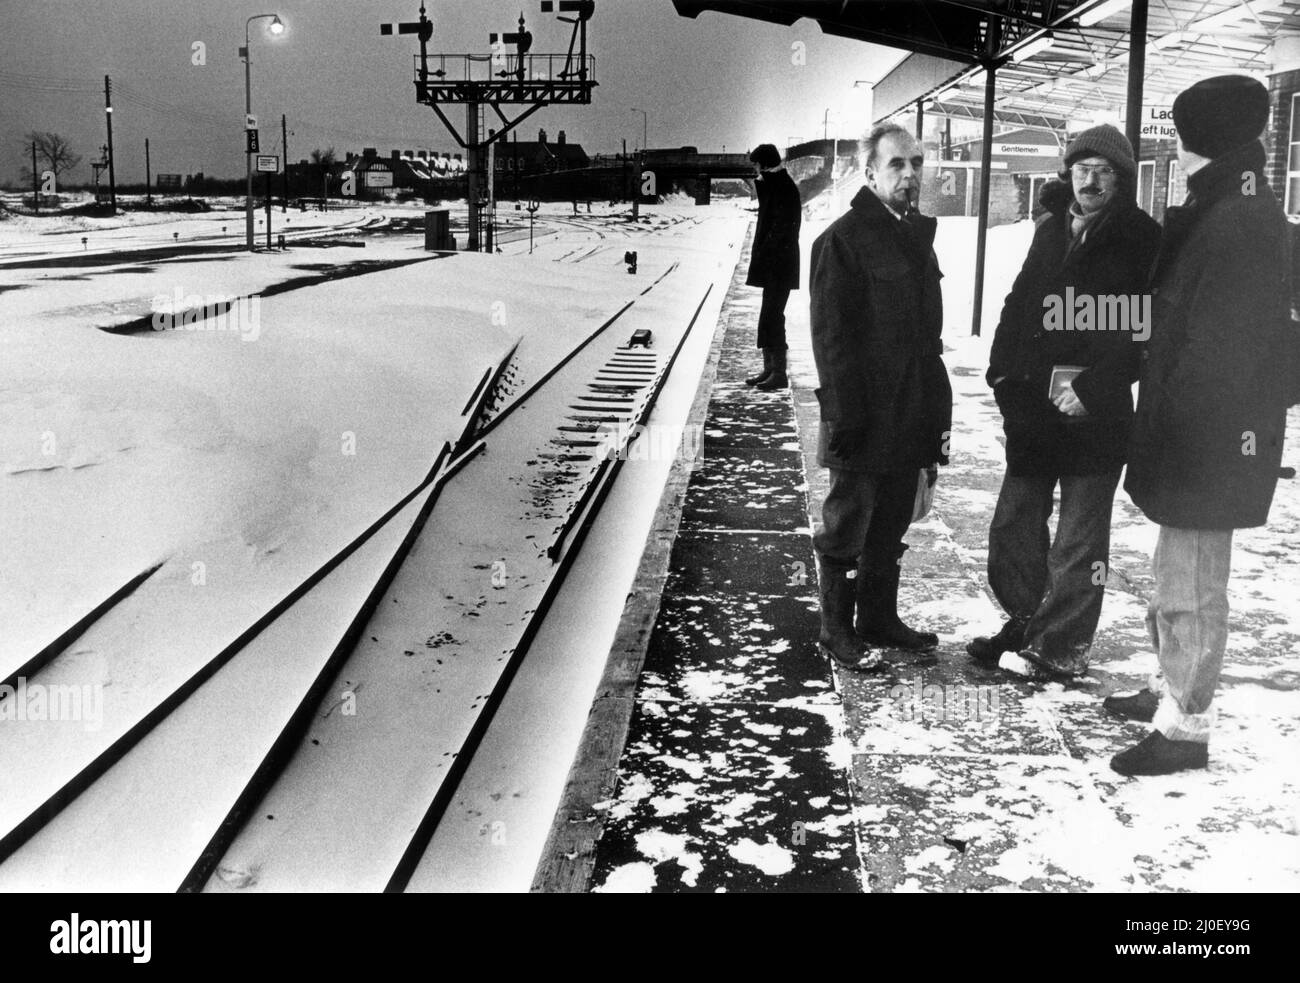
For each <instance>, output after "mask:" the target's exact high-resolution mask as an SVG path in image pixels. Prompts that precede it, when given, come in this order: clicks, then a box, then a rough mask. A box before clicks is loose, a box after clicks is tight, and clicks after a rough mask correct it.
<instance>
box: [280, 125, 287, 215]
mask: <svg viewBox="0 0 1300 983" xmlns="http://www.w3.org/2000/svg"><path fill="white" fill-rule="evenodd" d="M280 145H281V147H283V148H284V187H283V189H282V190H283V191H284V201H283V202H282V203H281V207H280V214H282V215H283V214H284V213H286V212H287V211H289V128H288V126H287V125H286V123H285V121H284V113H281V114H280Z"/></svg>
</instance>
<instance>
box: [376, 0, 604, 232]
mask: <svg viewBox="0 0 1300 983" xmlns="http://www.w3.org/2000/svg"><path fill="white" fill-rule="evenodd" d="M541 6H542V13H544V14H549V13H556V12H557V11H558V14H559V15H563V14H571V15H572V16H570V17H565V16H558V18H557V19H559V20H561V21H563V22H564V23H566V24H572V25H573V31H572V34H571V35H570V37H569V48H568V51H566V52H565V53H564V54H533V53H531V52H532V45H533V35H532V34H531V33H530V32H529V31H528V29H527V27H526V26H525V23H524V15H523V13H522V12H520V14H519V29H518V30H517V31H513V32H510V33H502V34H498V33H492V34H489V35H488V43H489V44H490V45H491V48H492V50H491V52H490V53H488V54H434V55H431V54H429V50H428V46H429V42H430V41H431V40H432V39H433V22H432V21H431V20H429V18H428V16H427V15H426V13H425V5H424V3H421V4H420V19H419V20H417V21H404V22H402V23H399V24H381V25H380V27H379V33H380V34H381V35H383V36H385V37H388V36H392V35H393V34H394V33H396V34H414V35H416V36H417V37H418V39H419V41H420V53H419V54H418V55H416V56H415V99H416V101H417V102H419V103H422V104H424V105H426V106H428V107H429V108H430V109H432V110H433V111H434V112H435V113H437V114H438V118H439V119H440V120H442V122H443V125H444V126H446V127H447V129H448V131H449V132H450V133H451V135H452V136H453V137H454V138H455V140H456V142H457V143H458V144H459V145H460V146H461V147H463V148H465V151H466V155H465V156H466V176H467V178H468V181H469V187H468V192H467V197H468V201H469V241H468V243H467V245H466V248H467V249H469V250H471V251H478V250H479V249H481V248H482V249H486V250H487V251H491V250H492V242H491V238H492V237H491V229H490V227H489V230H488V235H487V236H486V237H484V236H482V234H481V228H482V224H483V221H482V220H483V213H484V212H485V211H489V210H490V209H492V208H493V204H494V203H493V200H492V199H493V189H492V186H491V178H492V173H491V169H490V168H489V167H488V166H487V165H488V159H487V158H488V154H487V151H488V147H489V146H490V145H491V144H492V143H495V142H496V141H497V140H500V139H502V138H503V137H505V136H506V135H507V134H508V133H509V132H510V131H511V130H513V129H514V128H515V127H516V126H518V125H519V124H520V123H522V122H523V121H524V120H526V119H527V118H528V117H529V116H531V115H532V114H533V113H535V112H537V111H538V110H539V109H542V108H543V107H545V106H550V105H561V104H562V105H588V104H590V103H591V91H592V89H594V88H595V87H596V85H597V83H596V58H595V56H594V55H590V54H588V53H587V22H588V21H590V20H591V17H592V14H593V13H595V9H596V4H595V0H559V2H558V3H556V2H555V0H542V5H541ZM508 47H511V48H513V51H509V50H507V48H508ZM575 48H576V49H577V50H575ZM450 104H462V105H464V106H465V107H466V113H465V135H464V136H463V137H462V136H461V134H460V133H459V132H457V130H456V127H455V125H454V124H453V123H452V122H451V120H450V119H448V118H447V114H446V113H445V112H444V111H443V109H442V107H443V106H444V105H450ZM503 105H526V106H528V109H526V110H524V111H523V112H522V113H520V114H519V115H518V116H516V117H515V118H514V119H509V118H508V117H507V116H506V114H505V113H504V112H502V110H501V107H502V106H503ZM485 106H491V107H492V110H493V112H495V113H496V115H497V117H498V118H499V119H500V121H501V124H502V126H501V128H500V129H493V130H488V131H487V133H484V129H485V118H484V117H485V113H484V107H485Z"/></svg>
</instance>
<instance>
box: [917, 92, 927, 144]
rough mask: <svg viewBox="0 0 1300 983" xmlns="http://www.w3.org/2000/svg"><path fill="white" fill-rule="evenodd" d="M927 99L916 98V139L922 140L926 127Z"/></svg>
mask: <svg viewBox="0 0 1300 983" xmlns="http://www.w3.org/2000/svg"><path fill="white" fill-rule="evenodd" d="M924 107H925V100H924V99H918V100H916V140H917V142H918V143H920V141H921V133H922V131H923V130H924V129H925V108H924Z"/></svg>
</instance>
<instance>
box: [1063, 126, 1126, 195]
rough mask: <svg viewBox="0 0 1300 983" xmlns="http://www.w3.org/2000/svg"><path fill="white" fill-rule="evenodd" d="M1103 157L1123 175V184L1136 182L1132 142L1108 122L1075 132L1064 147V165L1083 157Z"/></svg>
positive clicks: (1068, 166)
mask: <svg viewBox="0 0 1300 983" xmlns="http://www.w3.org/2000/svg"><path fill="white" fill-rule="evenodd" d="M1093 156H1097V157H1105V158H1106V159H1107V160H1108V161H1110V164H1111V167H1113V168H1115V170H1117V171H1119V172H1120V173H1121V174H1123V175H1124V177H1125V182H1124V183H1125V186H1126V187H1129V188H1132V187H1134V186H1135V185H1136V183H1137V180H1136V179H1137V162H1136V161H1135V160H1134V159H1133V144H1131V143H1129V142H1128V137H1126V136H1125V135H1124V134H1123V133H1121V132H1120V131H1119V130H1117V129H1115V127H1113V126H1111V125H1110V124H1109V123H1102V124H1101V125H1100V126H1094V127H1092V128H1091V129H1087V130H1084V131H1083V132H1082V133H1076V134H1075V135H1074V139H1073V140H1071V141H1070V143H1069V146H1067V147H1066V148H1065V167H1066V170H1069V168H1070V165H1071V164H1073V163H1074V162H1075V161H1076V160H1081V159H1082V158H1084V157H1093Z"/></svg>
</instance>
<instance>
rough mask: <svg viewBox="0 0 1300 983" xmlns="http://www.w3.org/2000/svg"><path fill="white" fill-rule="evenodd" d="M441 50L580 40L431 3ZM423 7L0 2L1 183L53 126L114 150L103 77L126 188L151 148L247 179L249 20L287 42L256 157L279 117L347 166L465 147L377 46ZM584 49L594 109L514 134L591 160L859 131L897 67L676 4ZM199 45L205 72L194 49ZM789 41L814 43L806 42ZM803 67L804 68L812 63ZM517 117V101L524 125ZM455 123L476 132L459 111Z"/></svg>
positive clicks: (516, 1) (562, 114)
mask: <svg viewBox="0 0 1300 983" xmlns="http://www.w3.org/2000/svg"><path fill="white" fill-rule="evenodd" d="M428 7H429V16H430V17H431V18H432V20H433V23H434V37H433V41H432V42H431V43H430V51H431V52H478V53H486V52H487V51H489V50H490V49H489V45H488V34H489V32H493V31H498V32H501V31H512V30H514V29H515V26H516V22H517V20H518V17H519V13H520V11H521V9H522V11H523V14H524V16H525V18H526V19H527V22H528V28H529V30H530V31H531V32H532V34H533V37H534V41H533V49H532V50H533V52H534V53H539V52H551V51H560V52H562V51H564V50H565V48H566V47H567V43H568V39H569V32H570V28H569V26H568V25H566V24H563V23H560V22H559V21H558V20H556V19H555V16H554V15H543V14H542V13H541V5H540V3H539V2H538V0H428ZM418 9H419V3H418V0H377V2H376V0H366V2H359V0H255V2H243V0H202V2H200V0H0V96H2V98H0V135H3V139H4V144H3V146H2V147H0V177H3V178H8V179H10V180H17V177H18V172H19V168H20V167H21V166H22V155H23V146H24V144H23V140H22V135H23V134H24V133H25V132H27V131H28V130H32V129H39V130H52V131H55V132H58V133H60V134H63V135H64V136H66V137H67V138H68V139H69V140H71V141H72V143H73V146H74V149H75V150H76V151H78V152H79V153H81V154H82V156H83V157H84V158H85V160H84V161H83V163H82V165H81V166H80V167H79V168H78V169H77V171H76V172H75V173H74V174H73V180H75V181H78V182H80V181H87V180H89V178H90V168H89V161H90V160H91V159H93V158H95V157H97V156H98V148H99V146H100V145H101V144H102V143H103V142H104V109H103V107H104V97H103V76H104V75H105V74H108V75H111V76H112V78H113V86H114V114H113V116H114V119H113V139H114V146H115V150H116V154H117V162H116V164H117V166H116V171H117V178H118V181H119V182H139V181H142V180H143V178H144V140H145V138H146V137H148V138H149V140H150V143H151V154H152V164H153V171H154V173H158V172H174V173H182V174H188V173H193V172H195V171H203V172H205V173H207V174H209V175H216V176H229V177H234V176H237V175H239V174H241V173H242V171H243V157H242V146H243V135H242V133H241V130H242V127H243V112H244V79H243V64H242V62H241V61H240V59H239V56H238V53H237V48H238V47H239V46H240V45H241V44H242V43H243V29H244V21H245V18H247V17H248V16H250V15H252V14H257V13H264V12H270V13H279V14H280V15H281V16H282V17H283V18H284V20H285V21H286V23H287V24H288V25H289V30H288V32H287V33H286V34H284V35H283V36H281V37H279V38H272V37H271V36H270V35H268V34H266V33H265V30H264V28H265V24H266V23H267V22H266V21H262V22H258V23H255V24H254V25H253V44H252V49H253V111H254V113H255V114H256V115H257V117H258V121H259V125H260V127H261V141H262V151H263V152H264V153H279V152H280V149H279V143H280V128H279V120H280V114H281V113H284V114H285V115H286V116H287V117H288V126H289V130H290V131H291V135H290V137H289V158H290V159H291V160H299V159H301V158H304V157H306V156H307V153H308V152H309V151H310V150H311V149H312V148H314V147H327V146H333V147H335V148H337V150H338V151H339V152H340V154H341V153H342V152H343V151H347V150H354V151H355V150H360V149H361V148H362V147H363V146H374V147H377V148H378V149H379V150H380V152H381V154H387V153H388V151H389V150H391V149H395V148H400V149H428V150H437V151H443V152H447V151H459V150H460V148H459V147H458V146H457V145H456V144H455V142H454V140H453V139H452V138H451V136H450V135H449V134H448V133H447V132H446V130H445V128H444V127H443V125H442V123H441V122H440V121H439V120H438V118H437V116H436V115H435V114H434V113H433V112H432V111H431V110H430V109H428V108H427V107H425V106H420V105H418V104H417V103H416V102H415V96H414V86H413V85H412V57H411V56H412V55H413V54H414V53H415V51H416V49H417V44H416V41H415V38H414V37H413V36H406V37H388V38H385V37H381V36H380V34H379V25H380V24H381V23H382V22H385V21H398V20H413V19H415V17H416V16H417V15H418ZM588 39H589V50H590V51H591V53H593V54H594V55H595V56H596V78H597V81H598V82H599V83H600V85H599V86H598V87H597V89H596V90H595V93H594V96H593V101H592V104H591V105H590V106H574V107H556V108H547V109H543V110H540V111H539V112H537V113H535V114H534V115H533V116H532V117H530V118H529V119H528V120H527V121H525V122H524V123H523V124H522V125H521V127H520V139H536V135H537V130H538V129H539V128H545V129H546V131H547V133H548V135H549V136H550V137H551V138H552V139H553V138H554V136H555V134H556V133H557V132H558V131H559V130H561V129H563V130H565V131H566V132H567V136H568V139H569V141H570V142H576V143H581V144H582V145H583V147H584V148H585V149H586V150H587V151H588V153H596V152H606V153H608V152H614V151H617V150H619V149H620V148H621V144H622V140H624V139H626V140H627V141H628V147H629V148H632V147H634V146H637V145H639V144H640V142H641V130H642V118H641V114H640V113H633V112H632V111H631V110H632V108H633V107H638V108H642V109H645V110H647V111H648V113H649V145H650V146H652V147H662V146H683V145H689V144H693V145H696V146H698V147H699V148H700V150H701V151H720V150H722V148H723V147H724V146H725V147H726V149H727V150H728V151H729V152H736V151H743V150H748V149H750V148H752V147H753V146H754V145H756V144H758V143H762V142H771V143H776V144H778V145H781V146H783V145H784V144H785V143H786V142H787V141H788V140H790V139H791V138H794V137H799V138H812V137H814V136H818V137H819V136H821V134H822V128H823V126H822V124H823V115H824V113H825V111H826V110H827V109H828V108H829V109H830V110H831V117H830V119H831V126H830V128H831V131H832V133H834V131H836V130H838V131H839V134H840V135H841V136H844V137H856V136H858V135H860V134H861V132H862V131H863V129H864V128H865V127H866V125H867V123H868V122H869V120H868V113H869V111H870V96H869V89H868V88H867V87H865V86H863V87H858V88H856V89H855V88H854V87H853V83H854V81H855V80H859V79H861V80H867V81H871V82H874V81H875V80H877V79H878V78H879V77H880V76H881V75H883V74H884V73H885V72H886V71H888V70H889V68H890V67H892V66H893V64H894V63H895V62H896V61H897V60H898V59H899V58H900V57H901V56H902V53H901V52H899V51H896V50H894V49H890V48H883V47H877V46H874V45H868V44H862V43H860V42H854V41H848V40H845V39H842V38H832V37H827V36H825V35H823V34H822V33H821V31H820V29H819V28H818V27H817V26H816V24H815V23H813V22H810V21H806V20H805V21H800V22H798V23H796V24H795V25H794V26H793V27H790V28H785V27H781V26H779V25H774V24H763V23H759V22H754V21H749V20H746V19H743V18H738V17H732V16H726V15H723V14H716V13H705V14H701V15H700V17H698V18H697V19H694V20H692V19H689V18H685V17H681V16H679V15H678V14H677V12H676V10H675V9H674V8H673V5H672V2H671V0H597V3H596V14H595V16H594V17H593V18H592V20H591V22H590V27H589V32H588ZM196 42H201V43H202V44H203V45H204V46H205V47H206V51H205V54H206V64H205V65H195V64H193V63H192V62H193V61H194V60H195V56H194V54H193V52H194V45H195V43H196ZM796 42H798V43H800V44H801V45H802V46H803V47H802V48H798V47H796ZM801 60H802V61H803V63H802V64H800V63H799V62H800V61H801ZM517 112H518V109H517V108H514V107H512V110H511V112H509V113H508V115H509V116H510V117H511V118H514V116H515V115H516V114H517ZM449 117H450V118H451V119H452V120H453V122H455V123H456V125H457V126H458V127H459V128H463V126H464V108H463V107H451V112H449Z"/></svg>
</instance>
